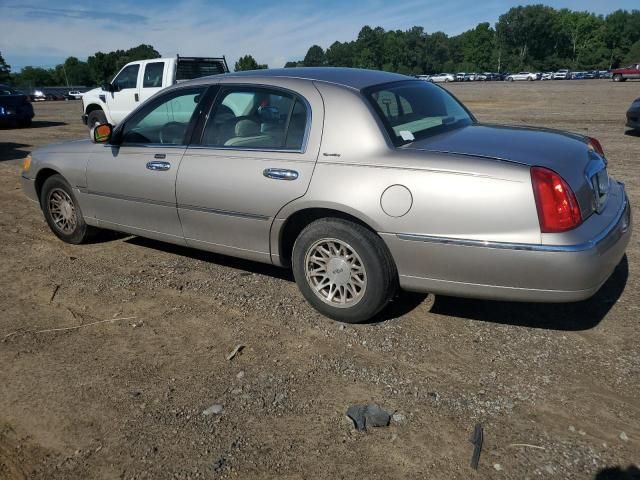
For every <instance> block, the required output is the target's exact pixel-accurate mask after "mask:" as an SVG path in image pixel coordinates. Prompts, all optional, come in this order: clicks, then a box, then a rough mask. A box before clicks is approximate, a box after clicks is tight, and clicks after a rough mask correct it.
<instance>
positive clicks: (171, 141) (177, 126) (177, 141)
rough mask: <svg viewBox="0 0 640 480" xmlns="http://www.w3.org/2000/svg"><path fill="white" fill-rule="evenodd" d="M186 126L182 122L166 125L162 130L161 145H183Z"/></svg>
mask: <svg viewBox="0 0 640 480" xmlns="http://www.w3.org/2000/svg"><path fill="white" fill-rule="evenodd" d="M185 128H186V125H185V124H184V123H180V122H169V123H165V124H164V126H163V127H162V128H161V129H160V143H166V144H168V145H181V144H182V141H183V139H184V133H185Z"/></svg>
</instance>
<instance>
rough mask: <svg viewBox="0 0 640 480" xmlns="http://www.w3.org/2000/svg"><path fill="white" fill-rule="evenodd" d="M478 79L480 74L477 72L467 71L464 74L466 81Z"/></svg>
mask: <svg viewBox="0 0 640 480" xmlns="http://www.w3.org/2000/svg"><path fill="white" fill-rule="evenodd" d="M477 79H478V74H477V73H475V72H472V73H467V74H465V76H464V81H465V82H475V81H476V80H477Z"/></svg>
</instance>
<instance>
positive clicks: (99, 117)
mask: <svg viewBox="0 0 640 480" xmlns="http://www.w3.org/2000/svg"><path fill="white" fill-rule="evenodd" d="M96 123H97V124H98V125H103V124H105V123H107V116H106V115H105V114H104V112H103V111H102V110H94V111H92V112H90V113H89V115H88V116H87V127H89V128H93V127H94V126H95V125H96Z"/></svg>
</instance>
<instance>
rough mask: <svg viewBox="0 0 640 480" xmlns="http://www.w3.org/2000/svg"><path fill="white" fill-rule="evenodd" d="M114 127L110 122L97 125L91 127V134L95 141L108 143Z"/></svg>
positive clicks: (92, 139)
mask: <svg viewBox="0 0 640 480" xmlns="http://www.w3.org/2000/svg"><path fill="white" fill-rule="evenodd" d="M112 133H113V127H112V126H111V125H110V124H108V123H103V124H100V125H96V126H94V127H93V128H91V132H90V134H89V135H90V136H91V141H92V142H93V143H107V142H108V141H109V140H110V139H111V134H112Z"/></svg>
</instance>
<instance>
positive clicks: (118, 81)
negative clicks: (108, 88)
mask: <svg viewBox="0 0 640 480" xmlns="http://www.w3.org/2000/svg"><path fill="white" fill-rule="evenodd" d="M139 70H140V65H129V66H128V67H125V68H124V69H123V70H122V71H121V72H120V73H119V74H118V76H117V77H116V78H115V79H114V80H113V82H112V84H113V86H114V87H116V90H124V89H127V88H136V85H137V83H138V71H139Z"/></svg>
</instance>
